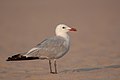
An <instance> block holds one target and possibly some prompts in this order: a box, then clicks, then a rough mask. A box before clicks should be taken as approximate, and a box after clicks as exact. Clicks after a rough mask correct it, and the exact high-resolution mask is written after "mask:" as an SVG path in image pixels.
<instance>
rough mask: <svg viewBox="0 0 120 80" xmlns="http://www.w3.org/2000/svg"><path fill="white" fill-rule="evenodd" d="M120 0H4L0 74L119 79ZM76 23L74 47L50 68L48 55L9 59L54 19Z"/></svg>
mask: <svg viewBox="0 0 120 80" xmlns="http://www.w3.org/2000/svg"><path fill="white" fill-rule="evenodd" d="M119 3H120V1H119V0H73V1H72V0H71V1H70V0H59V1H58V0H50V1H45V0H19V1H17V0H0V80H120V4H119ZM60 23H64V24H66V25H68V26H71V27H75V28H76V29H77V32H74V33H69V35H70V37H71V47H70V51H69V52H68V53H67V54H66V55H65V56H64V57H62V58H60V59H59V60H57V63H58V66H57V67H58V74H50V73H49V66H48V61H47V60H33V61H30V60H29V61H13V62H8V61H6V59H7V58H8V57H9V56H11V55H13V54H16V53H21V52H27V51H28V50H30V49H31V48H33V47H34V46H35V45H37V44H38V43H40V42H41V41H43V40H44V39H45V38H46V37H50V36H54V35H55V34H54V29H55V27H56V25H58V24H60Z"/></svg>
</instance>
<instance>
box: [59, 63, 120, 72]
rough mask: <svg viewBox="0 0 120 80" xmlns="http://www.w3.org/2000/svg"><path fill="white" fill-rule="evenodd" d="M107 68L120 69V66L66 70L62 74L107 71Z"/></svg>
mask: <svg viewBox="0 0 120 80" xmlns="http://www.w3.org/2000/svg"><path fill="white" fill-rule="evenodd" d="M107 68H120V65H109V66H103V67H94V68H77V69H66V70H64V71H61V72H60V73H68V72H84V71H94V70H101V69H107Z"/></svg>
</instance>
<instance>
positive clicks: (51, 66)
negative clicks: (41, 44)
mask: <svg viewBox="0 0 120 80" xmlns="http://www.w3.org/2000/svg"><path fill="white" fill-rule="evenodd" d="M49 67H50V73H53V72H52V65H51V60H49Z"/></svg>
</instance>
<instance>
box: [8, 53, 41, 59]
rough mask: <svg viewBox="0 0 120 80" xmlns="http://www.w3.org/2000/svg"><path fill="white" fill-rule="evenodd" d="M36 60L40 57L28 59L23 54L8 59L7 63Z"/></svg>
mask: <svg viewBox="0 0 120 80" xmlns="http://www.w3.org/2000/svg"><path fill="white" fill-rule="evenodd" d="M35 59H39V57H26V56H23V55H21V54H16V55H13V56H12V57H8V59H7V60H6V61H20V60H35Z"/></svg>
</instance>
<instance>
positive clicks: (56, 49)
mask: <svg viewBox="0 0 120 80" xmlns="http://www.w3.org/2000/svg"><path fill="white" fill-rule="evenodd" d="M65 42H66V41H65V39H64V38H61V37H52V38H48V39H45V40H44V41H42V42H41V43H40V44H38V45H37V46H36V47H34V48H32V49H31V50H30V51H29V52H28V53H27V54H28V55H29V56H34V57H41V58H42V57H43V58H44V57H45V58H59V57H61V56H62V55H64V53H65V52H66V51H67V46H65V45H64V44H65Z"/></svg>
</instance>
